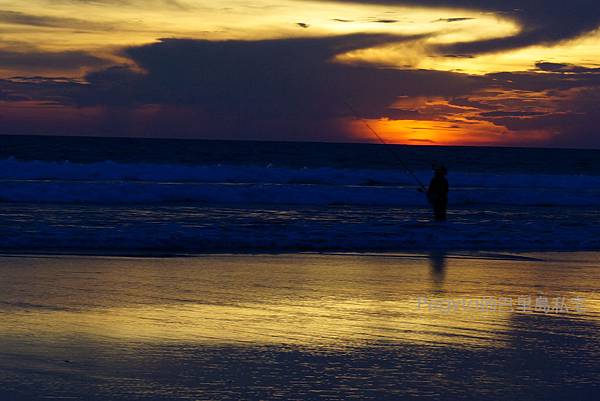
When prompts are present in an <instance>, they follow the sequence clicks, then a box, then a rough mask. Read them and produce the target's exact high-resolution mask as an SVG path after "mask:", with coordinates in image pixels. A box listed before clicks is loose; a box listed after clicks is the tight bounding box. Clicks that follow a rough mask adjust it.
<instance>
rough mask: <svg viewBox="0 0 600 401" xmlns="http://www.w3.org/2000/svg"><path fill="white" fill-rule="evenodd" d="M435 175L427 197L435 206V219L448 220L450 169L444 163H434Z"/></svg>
mask: <svg viewBox="0 0 600 401" xmlns="http://www.w3.org/2000/svg"><path fill="white" fill-rule="evenodd" d="M433 171H434V176H433V178H432V179H431V182H430V183H429V188H428V189H427V198H428V199H429V203H431V206H433V214H434V216H435V221H446V211H447V209H448V180H447V179H446V175H447V174H448V170H446V167H444V166H443V165H438V164H434V165H433Z"/></svg>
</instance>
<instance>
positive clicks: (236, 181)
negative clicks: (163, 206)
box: [0, 159, 600, 206]
mask: <svg viewBox="0 0 600 401" xmlns="http://www.w3.org/2000/svg"><path fill="white" fill-rule="evenodd" d="M417 174H418V176H419V177H420V179H421V180H422V181H423V182H424V183H425V184H426V183H427V180H428V178H429V176H430V173H429V172H428V171H420V172H418V173H417ZM0 180H2V182H1V183H0V200H2V201H5V202H17V203H18V202H28V203H31V202H34V203H90V204H104V203H107V204H129V203H156V204H159V203H186V202H189V203H206V204H243V205H250V204H300V205H332V204H346V205H359V206H420V205H424V204H426V200H425V197H424V196H423V195H422V194H420V193H419V192H417V191H416V185H415V182H414V181H413V180H412V178H411V177H410V176H409V175H407V174H406V173H405V172H404V171H402V170H397V171H395V170H374V169H372V170H368V169H336V168H316V167H313V168H299V169H293V168H285V167H274V166H271V165H267V166H236V165H164V164H121V163H115V162H111V161H105V162H101V163H93V164H75V163H69V162H64V163H55V162H42V161H32V162H24V161H19V160H16V159H5V160H1V161H0ZM449 181H450V185H451V193H450V203H451V204H452V205H478V204H481V205H485V204H502V205H524V206H539V205H543V206H600V177H598V176H585V175H580V176H571V175H541V174H482V173H471V172H451V174H450V175H449Z"/></svg>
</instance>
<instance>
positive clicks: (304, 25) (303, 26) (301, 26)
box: [296, 22, 310, 28]
mask: <svg viewBox="0 0 600 401" xmlns="http://www.w3.org/2000/svg"><path fill="white" fill-rule="evenodd" d="M296 25H298V26H299V27H300V28H310V25H308V24H306V23H304V22H296Z"/></svg>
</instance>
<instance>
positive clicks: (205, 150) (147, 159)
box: [0, 136, 600, 175]
mask: <svg viewBox="0 0 600 401" xmlns="http://www.w3.org/2000/svg"><path fill="white" fill-rule="evenodd" d="M1 141H2V146H1V147H0V159H6V158H9V157H15V158H17V159H19V160H41V161H71V162H75V163H95V162H102V161H106V160H111V161H114V162H118V163H124V164H131V163H146V164H197V165H207V164H208V165H210V164H229V165H258V166H264V165H266V164H269V163H270V164H272V165H275V166H279V167H291V168H302V167H332V168H343V169H371V168H378V169H400V166H399V164H398V161H397V160H396V158H395V156H393V154H392V153H391V152H390V149H388V148H391V149H392V150H393V152H395V153H396V154H397V155H398V156H400V158H402V160H404V161H405V163H406V164H407V165H408V166H409V167H411V168H412V169H414V170H421V169H429V166H430V165H431V162H432V161H441V162H443V163H445V164H446V165H448V167H449V168H450V169H451V170H456V171H472V172H486V173H499V172H503V173H527V174H536V173H543V174H575V175H578V174H583V175H600V163H599V162H598V160H600V150H582V149H533V148H498V147H493V148H492V147H448V146H403V145H388V147H387V148H386V146H383V145H379V144H347V143H312V142H254V141H212V140H182V139H177V140H172V139H139V138H84V137H44V136H2V137H1Z"/></svg>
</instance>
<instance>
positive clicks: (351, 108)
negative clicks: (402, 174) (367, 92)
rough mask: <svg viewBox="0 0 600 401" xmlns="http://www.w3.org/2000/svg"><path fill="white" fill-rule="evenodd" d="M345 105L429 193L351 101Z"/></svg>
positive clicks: (424, 189)
mask: <svg viewBox="0 0 600 401" xmlns="http://www.w3.org/2000/svg"><path fill="white" fill-rule="evenodd" d="M344 103H345V104H346V106H348V109H349V110H350V111H351V112H352V114H354V116H355V117H356V119H357V120H360V121H362V123H363V124H364V125H365V127H367V128H368V129H369V131H371V133H373V135H375V137H376V138H377V139H378V140H379V142H381V143H382V144H383V145H384V147H385V148H386V149H387V150H388V151H389V152H390V153H391V154H392V155H393V156H394V158H395V159H396V161H397V162H398V163H399V164H400V165H401V166H402V168H404V170H406V172H407V173H408V174H409V175H410V176H411V177H412V178H413V179H414V180H415V182H416V183H417V184H418V185H419V187H420V188H421V189H422V190H423V191H424V192H427V188H425V185H424V184H423V182H422V181H421V180H420V179H419V177H417V176H416V175H415V173H413V171H412V170H411V169H410V167H408V165H407V164H406V163H405V162H404V160H402V158H401V157H400V155H398V153H396V151H395V150H394V148H393V147H392V146H391V145H390V144H389V143H387V142H386V141H385V140H384V139H383V138H382V137H381V136H380V135H379V134H378V133H377V131H375V130H374V129H373V127H371V125H370V124H369V123H368V122H367V120H365V119H364V118H362V117H361V116H360V114H359V113H358V111H356V109H355V108H354V107H352V105H351V104H350V102H349V101H347V100H344Z"/></svg>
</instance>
